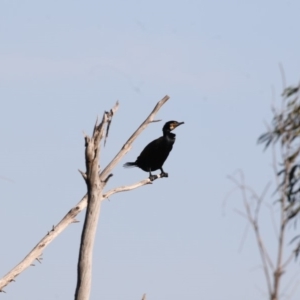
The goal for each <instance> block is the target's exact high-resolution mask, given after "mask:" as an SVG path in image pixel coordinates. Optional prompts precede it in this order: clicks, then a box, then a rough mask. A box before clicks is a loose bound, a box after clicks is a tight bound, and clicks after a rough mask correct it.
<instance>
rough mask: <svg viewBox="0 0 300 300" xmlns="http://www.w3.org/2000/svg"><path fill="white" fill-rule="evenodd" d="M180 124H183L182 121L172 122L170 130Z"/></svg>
mask: <svg viewBox="0 0 300 300" xmlns="http://www.w3.org/2000/svg"><path fill="white" fill-rule="evenodd" d="M182 124H184V122H177V123H173V124H172V126H171V128H170V129H171V130H174V129H175V128H176V127H178V126H180V125H182Z"/></svg>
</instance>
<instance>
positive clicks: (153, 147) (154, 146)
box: [140, 137, 162, 156]
mask: <svg viewBox="0 0 300 300" xmlns="http://www.w3.org/2000/svg"><path fill="white" fill-rule="evenodd" d="M161 142H162V137H160V138H158V139H156V140H154V141H152V142H150V143H149V144H148V145H147V146H146V147H145V148H144V150H143V151H142V152H141V154H140V156H144V155H146V156H148V153H155V152H156V151H158V149H159V144H160V143H161Z"/></svg>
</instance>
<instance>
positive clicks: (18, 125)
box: [0, 0, 300, 300]
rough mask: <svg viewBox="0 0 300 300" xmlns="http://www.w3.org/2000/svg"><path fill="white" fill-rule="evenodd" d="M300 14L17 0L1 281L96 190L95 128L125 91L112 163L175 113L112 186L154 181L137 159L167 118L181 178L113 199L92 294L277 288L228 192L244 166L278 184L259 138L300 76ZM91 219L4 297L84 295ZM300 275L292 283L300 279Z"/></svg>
mask: <svg viewBox="0 0 300 300" xmlns="http://www.w3.org/2000/svg"><path fill="white" fill-rule="evenodd" d="M299 11H300V4H299V2H298V1H257V0H254V1H244V2H241V1H199V0H198V1H186V2H179V1H156V0H154V1H126V2H125V1H117V0H116V1H110V2H104V1H86V2H83V1H67V0H66V1H51V2H50V1H47V2H45V1H30V0H29V1H13V0H10V1H8V0H7V1H5V0H3V1H2V2H1V4H0V45H1V47H0V97H1V103H2V109H1V112H0V114H1V118H0V132H1V135H2V141H3V146H2V155H1V157H2V159H1V172H0V175H1V176H3V177H5V178H8V179H10V180H12V181H8V180H5V179H3V180H0V186H1V188H0V193H1V199H2V209H1V212H0V216H1V218H0V219H1V227H2V228H3V229H2V231H1V232H2V234H1V238H2V243H1V247H0V265H1V274H0V276H1V275H4V274H5V273H6V272H8V271H9V270H10V269H11V268H12V267H13V266H14V265H15V264H17V263H18V262H19V261H20V259H22V258H23V257H24V256H25V255H26V254H27V253H28V252H29V250H30V249H31V248H33V247H34V246H35V244H36V243H37V242H38V241H39V240H40V239H41V238H42V236H43V235H44V234H45V233H46V232H47V231H48V230H50V229H51V227H52V225H53V224H56V223H57V222H58V221H60V219H61V218H62V217H63V216H64V215H65V213H66V212H67V211H68V210H69V209H70V208H71V207H73V206H74V205H75V204H76V203H77V202H78V201H79V200H80V199H81V197H82V196H83V195H84V193H85V191H86V187H85V184H84V182H83V180H82V179H81V176H80V174H79V173H78V172H77V169H78V168H80V169H84V141H83V136H82V131H83V130H84V131H85V132H87V133H91V131H92V127H93V124H94V121H95V118H96V116H97V115H101V114H102V113H103V111H104V110H107V109H110V108H111V107H112V106H113V104H114V103H115V101H116V100H119V102H120V108H119V111H118V113H117V114H116V116H115V118H114V120H113V123H112V126H111V130H110V136H109V139H108V143H107V146H106V147H105V149H104V151H103V153H102V157H101V164H102V165H105V164H106V163H108V162H109V161H110V159H111V158H113V156H114V155H115V153H116V152H117V151H118V150H119V148H120V147H121V146H122V145H123V143H124V142H125V140H126V139H127V137H129V136H130V135H131V133H132V132H133V131H134V130H135V129H136V127H137V126H139V125H140V123H141V122H142V121H143V120H144V119H145V118H146V116H147V115H148V114H149V112H150V111H151V110H152V109H153V107H154V105H155V104H156V102H157V101H159V100H160V99H161V98H162V97H163V96H165V95H166V94H168V95H169V96H170V97H171V99H170V100H169V101H168V102H167V103H166V104H165V106H164V107H163V108H162V109H161V111H160V112H159V114H158V115H157V118H159V119H162V120H163V121H162V122H161V123H154V124H151V125H150V126H149V127H148V128H147V129H146V130H145V131H144V132H143V134H142V135H141V136H140V137H139V138H138V140H137V141H136V142H135V144H134V146H133V149H132V150H131V152H130V153H128V154H127V156H126V157H125V158H124V160H123V161H122V162H121V164H120V165H119V166H117V167H116V169H115V170H114V177H113V178H112V179H111V180H110V183H109V186H108V188H111V187H115V186H118V185H124V184H130V183H133V182H136V181H138V180H141V179H144V178H146V177H147V174H146V173H144V172H143V171H141V170H139V169H129V170H128V169H123V168H122V164H123V163H124V162H126V161H133V160H135V158H136V157H137V156H138V154H139V153H140V151H141V150H142V149H143V147H144V146H145V145H146V144H147V143H148V142H150V141H151V140H153V139H155V138H156V137H159V136H160V135H161V128H162V126H163V124H164V122H166V121H169V120H178V121H184V122H185V125H183V126H181V127H179V128H178V129H176V132H175V133H176V134H177V140H176V144H175V146H174V150H173V151H172V153H171V155H170V157H169V159H168V160H167V162H166V163H165V166H164V169H165V170H166V171H167V172H168V173H169V178H167V179H162V180H157V181H156V182H155V183H154V184H153V185H152V186H146V187H143V188H140V189H138V190H135V191H132V192H130V193H123V194H118V195H115V196H113V197H111V199H110V201H107V202H105V203H103V205H102V211H101V216H100V222H99V227H98V231H97V239H96V244H95V252H94V269H93V287H92V295H91V299H105V300H115V299H124V300H129V299H140V298H141V297H142V294H143V293H147V295H148V298H147V299H149V300H151V299H156V300H166V299H172V300H181V299H187V298H194V299H208V300H227V299H228V300H229V299H230V300H240V299H243V300H248V299H249V300H250V299H266V297H265V294H264V293H263V292H262V291H265V282H264V278H263V276H262V273H261V269H260V261H259V257H258V251H257V249H256V244H255V243H254V239H253V235H252V234H251V233H249V234H248V238H247V240H246V242H245V243H244V245H243V249H242V251H239V248H240V243H241V239H242V237H243V233H244V228H245V224H246V223H245V220H243V219H242V218H241V217H239V216H238V215H237V214H236V213H234V211H233V210H234V208H236V207H239V206H240V203H241V199H240V197H239V196H238V195H234V196H233V197H232V198H231V200H230V201H229V202H228V204H227V206H226V208H225V211H224V209H223V201H224V198H225V196H226V194H227V193H228V191H230V190H231V189H232V184H231V182H230V181H229V180H228V179H227V175H229V174H233V173H234V172H235V171H236V170H237V169H242V170H243V171H244V173H245V174H246V178H247V180H248V183H249V184H250V185H251V186H253V187H254V188H255V189H257V190H258V191H261V190H262V189H263V188H264V186H265V185H266V183H267V182H268V181H270V180H272V179H273V177H272V176H273V174H272V166H271V163H272V159H271V156H270V154H269V153H268V152H263V149H262V147H261V146H257V144H256V140H257V137H258V136H259V135H260V134H261V133H262V132H264V130H265V126H264V122H265V121H268V120H270V118H271V112H270V106H271V103H272V102H274V101H277V102H278V103H279V102H280V94H281V92H282V87H283V82H282V78H281V73H280V70H279V64H282V66H283V67H284V70H285V74H286V81H287V84H295V83H298V82H299V69H300V60H299V53H300V42H299V38H298V36H299V21H298V19H299ZM273 186H274V185H273ZM270 201H271V202H270V203H272V201H273V200H272V199H270ZM83 216H84V214H81V215H80V216H79V219H80V220H81V221H82V220H83ZM263 216H265V218H262V225H263V226H264V228H265V233H266V239H267V241H268V243H270V245H271V248H274V241H273V239H272V238H273V235H272V233H270V232H271V229H270V228H271V227H270V222H269V219H268V214H265V215H263ZM81 229H82V222H81V223H78V224H73V225H71V226H70V227H69V228H68V229H67V230H66V231H65V232H63V233H62V234H61V236H59V237H58V238H57V239H56V240H55V241H54V242H53V243H52V244H51V245H50V246H49V247H48V248H47V249H46V251H45V253H44V260H43V263H42V265H37V266H36V267H34V268H33V267H32V268H30V269H28V270H27V271H25V272H24V273H23V274H21V275H20V276H19V277H18V278H17V281H16V283H12V284H10V285H9V286H8V287H7V288H6V291H7V294H5V295H3V297H5V298H6V299H7V300H12V299H27V298H28V297H29V296H28V295H30V299H32V300H40V299H43V300H48V299H49V300H50V299H71V298H72V297H73V295H74V290H75V284H76V267H77V257H78V249H79V240H80V233H81ZM291 234H292V233H291ZM288 249H290V248H288ZM297 271H298V265H297V264H295V265H294V266H292V270H291V271H290V272H289V273H288V275H287V280H286V282H288V280H289V279H290V278H291V277H293V278H298V281H299V278H300V277H299V273H298V272H297ZM288 276H290V277H288ZM297 276H298V277H297ZM299 292H300V291H298V294H297V293H295V294H293V296H292V297H291V298H290V299H292V300H293V299H298V298H299V295H300V294H299ZM24 295H25V296H24Z"/></svg>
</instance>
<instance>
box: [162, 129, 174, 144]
mask: <svg viewBox="0 0 300 300" xmlns="http://www.w3.org/2000/svg"><path fill="white" fill-rule="evenodd" d="M175 137H176V134H174V133H172V132H170V131H167V130H166V131H164V138H165V139H167V140H170V141H174V140H175Z"/></svg>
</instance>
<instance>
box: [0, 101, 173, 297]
mask: <svg viewBox="0 0 300 300" xmlns="http://www.w3.org/2000/svg"><path fill="white" fill-rule="evenodd" d="M168 100H169V96H165V97H164V98H163V99H162V100H160V101H159V102H158V103H157V104H156V106H155V107H154V109H153V111H152V112H151V113H150V115H149V116H148V117H147V118H146V120H145V121H144V122H143V123H142V124H141V125H140V127H139V128H138V129H137V130H136V131H135V132H134V133H133V134H132V136H131V137H130V138H129V139H128V140H127V142H126V143H125V144H124V146H123V147H122V148H121V150H120V151H119V152H118V153H117V155H116V156H115V157H114V159H113V160H112V161H111V162H110V163H109V164H108V165H107V166H106V167H105V168H104V169H103V170H102V171H101V173H99V171H100V170H99V169H98V166H99V163H98V158H99V154H100V146H99V145H100V141H101V139H103V137H104V129H105V126H106V134H105V138H106V137H107V134H108V129H109V125H110V122H111V118H112V116H113V114H114V113H115V111H116V109H117V107H118V106H117V105H116V106H115V107H114V108H113V109H111V110H110V112H108V113H107V112H106V113H104V115H103V118H102V121H101V123H100V124H99V125H98V124H97V123H96V125H95V127H94V132H93V136H92V138H89V137H88V136H85V140H86V158H88V159H87V160H86V167H87V171H88V172H86V173H84V172H82V171H80V172H81V174H82V176H83V178H84V179H85V181H86V183H87V186H88V193H87V194H86V195H85V196H84V197H83V198H82V199H81V200H80V201H79V203H78V204H77V205H76V206H75V207H73V208H72V209H71V210H70V211H69V212H68V213H67V214H66V215H65V216H64V217H63V219H62V220H61V221H60V222H59V223H58V224H57V225H55V226H54V225H53V226H52V228H51V230H50V231H48V232H47V234H46V235H45V236H44V237H43V238H42V239H41V240H40V241H39V242H38V244H37V245H36V246H35V247H34V248H33V249H32V250H31V251H30V252H29V254H28V255H27V256H26V257H25V258H24V259H23V260H22V261H21V262H20V263H19V264H18V265H16V266H15V267H14V268H13V269H12V270H11V271H9V272H8V273H7V274H6V275H5V276H3V277H2V278H1V279H0V292H5V291H4V287H6V286H7V285H8V284H9V283H11V282H14V281H15V278H16V277H17V276H18V275H19V274H20V273H22V272H23V271H24V270H26V269H27V268H28V267H30V266H34V262H35V261H38V262H39V263H41V261H42V254H43V250H44V249H45V248H46V247H47V246H48V245H49V244H50V243H51V242H52V241H53V240H54V239H55V238H56V237H57V236H58V235H59V234H60V233H61V232H62V231H64V230H65V229H66V228H67V227H68V226H69V225H70V224H72V223H77V222H78V221H77V220H76V216H77V215H78V214H79V213H80V212H81V211H82V210H84V209H85V208H86V207H87V205H88V198H89V196H90V197H94V199H95V200H96V201H89V205H91V206H90V208H89V209H87V215H88V216H89V215H90V214H91V215H92V220H89V221H87V218H86V220H85V224H84V230H85V231H88V232H86V233H84V232H83V234H82V239H83V236H84V235H85V236H86V237H85V240H84V241H86V239H87V240H88V237H89V238H91V237H92V236H93V235H94V234H95V230H96V225H97V220H98V217H97V218H95V217H96V214H95V213H94V212H95V211H93V210H91V208H93V205H94V206H96V210H97V205H98V206H99V208H98V215H99V212H100V202H102V201H103V200H105V199H107V198H109V197H110V196H112V195H113V194H116V193H120V192H125V191H130V190H133V189H136V188H138V187H141V186H144V185H147V184H151V183H152V182H151V181H150V179H149V178H146V179H144V180H141V181H139V182H136V183H134V184H131V185H127V186H120V187H116V188H113V189H111V190H109V191H106V192H103V188H104V187H105V185H106V183H107V181H108V180H109V178H110V177H111V176H112V173H111V171H112V170H113V168H114V167H115V166H116V165H117V164H118V162H119V161H120V160H121V159H122V157H123V156H124V155H125V154H126V153H127V152H128V151H129V150H130V149H131V145H132V143H133V142H134V140H135V139H136V138H137V136H138V135H139V134H141V132H142V131H143V130H144V129H145V128H146V127H147V126H148V125H149V124H150V123H152V122H156V121H155V120H154V117H155V115H156V114H157V112H158V111H159V109H160V108H161V107H162V106H163V105H164V104H165V103H166V102H167V101H168ZM96 140H97V141H98V144H97V143H96ZM91 147H94V148H91ZM93 153H94V154H93ZM88 176H90V179H89V180H88ZM91 178H94V180H95V181H94V183H96V184H97V186H96V190H95V189H94V188H93V192H92V188H90V189H89V184H93V181H92V179H91ZM157 178H160V175H157ZM99 187H100V188H101V191H100V190H99ZM97 197H98V198H97ZM91 203H92V204H91ZM96 212H97V211H96ZM91 221H92V222H91ZM91 224H92V226H90V225H91ZM88 233H90V236H89V235H88ZM82 241H83V240H82ZM87 243H88V245H87V244H84V243H81V245H85V246H88V248H89V251H90V252H89V253H90V255H91V254H92V247H91V243H92V244H93V241H87ZM80 253H83V254H84V255H82V254H81V256H82V258H83V259H85V258H86V256H85V253H88V252H87V251H86V250H85V251H83V249H81V250H80ZM89 261H90V260H89ZM90 267H91V266H90ZM78 269H79V268H78ZM81 270H85V269H84V263H82V264H81ZM79 273H80V274H81V276H82V274H84V273H85V274H88V272H86V271H82V273H81V272H79ZM78 275H79V274H78ZM88 277H89V279H88V281H83V280H82V277H81V280H80V282H78V284H77V288H76V291H78V293H77V292H76V294H78V295H79V291H80V290H81V289H83V288H84V290H85V291H87V289H86V287H87V286H88V285H89V283H88V282H90V281H91V277H90V276H88ZM86 283H87V285H86ZM78 285H79V287H78ZM88 293H89V292H88ZM80 294H81V293H80Z"/></svg>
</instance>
